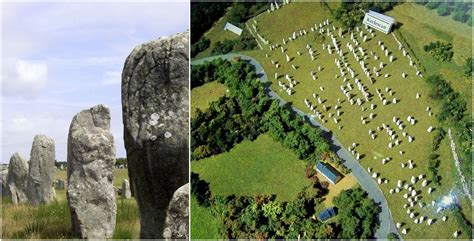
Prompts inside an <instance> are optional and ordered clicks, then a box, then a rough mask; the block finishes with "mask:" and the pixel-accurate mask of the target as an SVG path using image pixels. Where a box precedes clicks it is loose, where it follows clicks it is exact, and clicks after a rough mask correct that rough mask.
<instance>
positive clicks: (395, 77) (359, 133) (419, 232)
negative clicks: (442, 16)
mask: <svg viewBox="0 0 474 241" xmlns="http://www.w3.org/2000/svg"><path fill="white" fill-rule="evenodd" d="M329 4H331V3H329ZM402 6H403V5H402ZM400 11H401V10H400ZM403 12H405V11H403ZM294 16H305V17H304V18H300V17H294ZM325 19H332V17H331V14H330V12H329V10H328V9H327V8H325V7H324V6H323V5H322V4H318V3H294V4H290V5H287V6H284V7H283V8H281V9H280V10H278V11H276V12H274V13H270V14H269V13H263V14H261V15H259V16H257V17H256V20H257V22H258V28H259V29H260V32H259V33H260V34H261V35H262V36H264V37H265V38H266V39H268V40H269V41H270V42H271V43H279V44H281V43H282V39H283V38H285V39H288V37H289V36H290V35H291V34H292V33H293V31H299V30H301V29H305V30H306V31H308V32H309V34H307V35H305V36H303V37H298V38H297V39H296V40H295V41H292V42H289V43H288V44H286V45H285V46H284V47H285V49H286V52H285V53H288V55H290V57H293V58H294V59H293V60H291V63H289V64H287V63H286V60H285V54H282V53H281V52H280V48H277V49H276V50H274V51H270V50H269V49H268V46H266V47H264V50H263V51H251V52H248V54H249V55H251V56H253V57H255V58H256V59H257V60H258V61H259V62H260V63H261V64H262V66H263V67H264V69H265V71H266V72H267V75H268V76H269V79H270V81H271V88H272V89H273V90H275V91H276V92H278V93H280V96H281V97H283V98H284V99H285V100H287V101H289V102H292V104H293V105H294V106H296V107H297V108H299V109H301V110H303V111H306V112H308V113H310V111H309V109H308V108H307V107H306V106H305V104H304V102H303V100H304V99H305V98H306V99H308V100H310V102H312V103H313V104H314V105H315V106H316V109H317V110H318V111H320V112H322V113H323V114H324V118H323V119H325V120H327V121H328V122H326V123H325V124H324V125H325V126H326V127H327V128H329V129H330V130H331V131H333V133H334V134H335V135H336V136H337V137H338V139H339V140H340V141H341V142H342V144H343V145H344V146H346V147H348V146H350V145H351V144H352V143H353V142H355V143H358V144H359V146H357V148H356V151H357V152H359V153H361V154H363V158H362V159H361V160H360V162H361V164H362V165H363V166H364V167H372V168H373V170H374V171H375V172H377V173H380V174H381V176H382V177H383V178H386V179H388V180H389V183H388V184H382V185H381V186H380V187H381V189H382V191H383V192H384V193H385V195H386V197H387V200H388V203H389V206H390V207H391V212H392V215H393V217H394V220H395V222H403V223H406V224H407V226H406V227H408V228H409V229H410V230H409V233H408V234H407V235H404V238H408V239H410V238H420V237H423V238H451V237H452V233H453V232H454V231H456V230H459V228H458V226H457V223H456V221H455V220H454V218H450V219H448V221H447V222H442V221H438V222H436V223H434V224H433V225H431V226H428V225H426V222H425V223H424V224H419V225H416V224H414V223H413V220H412V219H410V218H409V217H408V215H407V214H406V212H405V211H406V210H405V209H403V208H402V206H403V204H404V203H406V199H404V198H403V197H402V195H403V194H404V193H405V192H400V193H398V194H393V195H390V194H389V192H388V190H389V189H391V188H395V187H396V182H397V180H398V179H400V180H404V181H408V182H409V180H410V177H411V176H418V175H419V174H427V173H428V170H427V162H428V161H427V160H428V155H429V150H430V147H431V143H432V138H433V135H434V134H433V133H428V132H427V131H426V130H427V128H428V127H429V126H436V125H437V122H436V120H435V117H434V116H431V117H429V116H428V114H427V112H426V111H425V108H426V107H427V106H429V107H431V108H433V109H434V111H435V113H436V110H437V109H438V106H437V103H435V102H433V101H432V100H431V99H429V98H428V89H427V86H426V85H425V83H424V80H423V79H422V78H420V77H417V76H416V75H415V72H416V70H415V69H414V68H413V67H411V66H410V65H409V60H408V59H407V58H406V57H404V56H403V55H402V53H401V51H399V50H398V45H397V43H396V42H395V40H394V38H393V37H392V35H390V34H389V35H385V34H382V33H380V32H377V31H376V33H375V37H374V38H372V39H371V38H369V40H368V41H367V42H365V43H364V42H363V41H362V39H361V38H360V37H359V35H358V33H356V34H355V35H356V38H357V39H358V41H359V42H360V43H361V46H362V47H363V48H364V49H365V50H366V54H367V55H368V57H369V58H368V59H367V60H366V63H367V65H368V69H369V70H372V67H374V66H377V68H378V65H379V62H380V61H383V63H384V64H385V67H384V68H383V69H382V70H381V71H380V74H381V77H378V78H375V79H376V81H375V83H374V84H371V83H370V82H369V81H368V79H367V78H366V76H365V75H363V71H362V69H361V67H360V65H359V63H358V62H357V61H356V60H355V58H354V57H353V56H352V54H348V49H347V47H346V43H347V42H348V41H350V37H349V35H348V34H347V33H346V34H345V36H344V37H345V38H343V39H341V38H338V41H340V43H339V46H341V49H343V51H344V52H345V53H346V55H345V58H346V60H347V62H348V63H349V65H350V66H351V68H353V69H354V70H355V72H356V73H357V76H356V77H355V78H358V79H360V80H361V82H362V83H363V84H364V86H366V87H367V89H368V91H369V92H370V93H371V94H372V95H373V96H374V97H373V98H372V102H373V103H375V104H376V105H377V107H376V108H375V110H371V109H370V108H369V104H367V103H365V104H362V106H364V107H366V110H365V111H364V110H362V109H361V107H360V106H358V105H356V104H355V105H350V104H349V103H348V101H346V98H345V96H344V95H343V94H342V93H341V91H340V89H339V88H340V86H341V85H342V84H344V85H345V84H347V83H344V82H343V80H342V78H341V77H338V78H337V79H336V78H335V75H336V74H339V70H338V68H337V66H336V64H335V63H334V59H335V58H336V57H338V56H336V55H335V54H334V52H333V54H332V55H330V54H329V53H328V51H327V50H323V49H322V47H321V44H323V43H324V44H326V45H327V44H330V43H331V39H330V38H329V37H327V36H326V35H324V36H321V35H315V34H314V33H312V32H310V27H312V26H314V24H316V23H317V24H319V23H321V22H322V21H323V20H325ZM426 21H428V20H426ZM409 24H411V22H406V23H404V25H403V26H402V29H403V28H404V26H406V25H409ZM331 25H332V24H331ZM335 25H336V27H337V24H335ZM407 31H408V30H407ZM416 31H419V30H418V28H417V30H416ZM423 31H424V30H423ZM334 35H335V36H336V35H337V31H334ZM369 36H370V35H369ZM427 39H429V40H430V41H431V39H430V37H429V36H428V37H427ZM379 40H380V41H382V42H383V43H384V45H385V46H386V47H388V49H389V51H390V52H391V54H392V55H393V56H394V57H395V61H394V62H393V63H389V61H388V57H385V55H384V53H383V51H382V50H381V49H380V47H379V46H378V44H377V41H379ZM407 40H408V42H409V43H410V44H411V43H412V42H416V41H418V42H419V44H420V45H421V46H422V45H424V43H423V42H422V41H420V40H419V39H417V40H416V41H415V40H412V39H409V38H408V37H407ZM433 40H434V39H433ZM308 43H309V44H310V45H311V46H312V48H313V49H314V50H316V53H317V57H316V60H314V61H311V59H310V56H309V54H308V51H307V49H306V44H308ZM405 48H406V46H405ZM458 48H461V47H456V49H458ZM456 49H455V51H457V50H456ZM461 49H462V48H461ZM369 50H371V51H373V52H374V53H375V54H376V55H377V56H379V57H380V59H379V60H378V61H375V60H374V59H373V57H372V56H371V55H370V54H369ZM297 51H299V52H301V53H302V55H301V56H298V55H297V54H296V52H297ZM458 51H459V50H458ZM265 53H267V54H269V56H270V57H269V58H266V57H265ZM270 59H273V60H275V61H277V62H278V63H280V64H281V65H282V66H281V67H280V68H278V69H276V68H275V66H274V65H272V64H271V61H270ZM291 64H294V65H296V66H298V68H297V69H296V70H294V69H292V68H291ZM415 64H417V65H418V63H416V62H415ZM318 65H321V66H322V68H323V69H322V71H321V72H319V71H317V66H318ZM438 68H439V67H438ZM447 68H448V69H449V66H448V67H447ZM427 69H428V67H427ZM311 70H313V71H316V72H317V76H318V79H317V80H312V79H311V76H310V71H311ZM451 71H456V70H455V69H454V68H453V69H452V70H451ZM402 72H405V73H407V74H408V77H407V78H406V79H403V78H402V77H401V74H402ZM275 73H278V75H280V76H282V75H283V76H284V75H285V74H289V75H290V76H292V77H293V79H295V80H296V81H297V82H298V84H297V85H296V87H295V88H294V90H295V93H294V94H293V95H291V96H288V95H287V94H286V93H285V92H280V88H279V86H278V80H280V81H282V82H283V83H286V80H285V79H284V78H283V77H280V79H278V80H275V79H274V77H273V76H274V74H275ZM386 73H387V74H389V75H390V77H388V78H384V77H383V76H384V74H386ZM424 74H425V75H427V74H429V73H424ZM346 77H348V79H350V75H349V76H348V75H346ZM349 81H350V82H351V83H352V86H353V87H354V90H352V91H350V93H351V94H352V95H353V96H354V95H355V96H356V98H357V97H359V98H362V96H361V94H360V92H359V91H358V90H357V86H354V80H349ZM319 87H324V91H321V90H320V89H319ZM386 87H388V88H390V89H392V90H393V92H394V94H393V96H390V95H389V94H388V93H386V92H385V88H386ZM376 88H377V89H380V90H381V91H382V92H383V94H384V96H387V97H388V98H389V100H391V99H392V98H393V97H395V98H397V99H398V100H399V103H397V104H392V103H391V104H388V105H386V106H384V105H383V104H382V103H381V101H380V100H379V99H378V97H377V95H376V91H375V89H376ZM312 93H317V94H318V95H319V96H320V97H321V98H322V99H323V100H325V103H324V104H325V105H326V106H328V107H330V109H329V112H331V113H334V114H335V110H334V105H336V104H337V101H336V100H337V99H338V98H340V99H341V100H343V102H342V104H340V106H342V107H341V111H342V112H343V113H342V115H341V117H339V120H340V121H339V124H335V123H334V122H333V120H332V118H328V117H327V115H328V113H324V111H323V110H322V108H321V107H322V106H321V105H318V104H317V101H316V100H315V99H314V98H313V97H312ZM416 93H420V94H421V98H420V99H416V98H415V95H416ZM371 112H373V113H374V114H376V116H375V118H374V119H373V120H370V121H369V123H368V124H365V125H363V124H362V123H361V121H360V118H361V116H363V117H366V118H367V119H368V116H369V113H371ZM408 115H411V116H414V117H415V118H416V120H417V123H416V124H415V125H414V126H412V125H409V124H408V126H406V124H407V120H406V119H407V116H408ZM393 116H397V117H399V118H401V119H402V121H403V122H404V124H405V126H406V127H405V128H404V130H403V131H405V132H407V133H408V134H409V135H411V136H413V137H414V138H415V141H414V142H413V143H408V141H407V138H405V137H403V136H402V131H400V130H399V129H398V128H397V126H396V125H395V124H394V123H393V122H392V118H393ZM382 123H385V124H388V125H390V126H391V127H392V128H394V130H395V132H396V135H397V136H398V137H397V139H399V140H401V141H402V142H401V144H400V145H399V146H396V147H394V148H393V149H390V148H388V147H387V144H388V143H389V136H388V134H387V133H386V132H385V131H382V132H377V138H376V139H375V140H372V139H371V138H370V136H369V135H368V130H369V129H370V130H375V129H376V127H377V126H381V125H382ZM339 125H341V126H342V129H341V130H339V129H338V126H339ZM399 151H404V154H403V155H401V154H399ZM440 152H441V153H440V154H441V164H440V166H439V172H440V174H441V175H442V181H441V184H442V185H441V186H440V187H437V188H436V190H435V191H434V192H433V193H432V194H431V195H428V194H426V193H424V194H423V195H422V199H421V201H422V202H424V203H431V201H432V200H435V201H438V200H439V199H440V198H441V197H442V196H443V195H445V194H447V193H448V192H449V191H450V190H451V189H453V188H454V183H455V179H454V177H453V175H452V174H453V173H454V167H453V164H452V156H451V155H450V152H449V146H448V142H447V141H446V140H445V141H443V143H442V147H441V149H440ZM384 157H391V158H392V160H391V161H390V162H389V163H387V164H385V165H383V164H382V163H381V159H382V158H384ZM409 159H411V160H414V163H415V165H416V167H415V168H414V169H412V170H410V169H408V168H406V169H402V168H401V167H400V163H402V162H404V163H407V162H408V160H409ZM222 176H225V175H222ZM204 179H205V178H204ZM212 183H213V182H212V181H211V186H212ZM430 186H432V185H430ZM414 187H415V188H416V189H417V190H423V192H426V188H421V183H420V182H418V183H417V184H416V185H414ZM463 208H464V209H465V210H466V211H467V213H469V212H470V211H471V206H470V205H464V206H463ZM414 210H415V211H416V212H417V213H420V214H421V215H425V216H428V217H429V218H436V219H437V220H440V219H441V216H442V214H436V212H435V211H436V208H435V207H427V206H425V207H424V208H420V207H419V206H418V205H417V206H415V207H414ZM468 217H470V216H468ZM462 237H464V238H465V237H466V236H462Z"/></svg>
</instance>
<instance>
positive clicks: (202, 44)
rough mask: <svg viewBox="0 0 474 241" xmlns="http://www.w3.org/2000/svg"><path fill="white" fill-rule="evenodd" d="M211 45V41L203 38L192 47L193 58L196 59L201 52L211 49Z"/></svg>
mask: <svg viewBox="0 0 474 241" xmlns="http://www.w3.org/2000/svg"><path fill="white" fill-rule="evenodd" d="M210 45H211V41H210V40H209V39H208V38H206V37H204V36H203V37H202V38H201V39H199V41H198V42H196V43H194V44H192V45H191V57H195V56H196V55H198V54H199V53H200V52H202V51H204V50H206V49H207V48H209V46H210Z"/></svg>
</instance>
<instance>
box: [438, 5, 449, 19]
mask: <svg viewBox="0 0 474 241" xmlns="http://www.w3.org/2000/svg"><path fill="white" fill-rule="evenodd" d="M450 13H451V9H450V8H449V4H448V3H442V4H441V5H439V6H438V15H439V16H448V15H449V14H450Z"/></svg>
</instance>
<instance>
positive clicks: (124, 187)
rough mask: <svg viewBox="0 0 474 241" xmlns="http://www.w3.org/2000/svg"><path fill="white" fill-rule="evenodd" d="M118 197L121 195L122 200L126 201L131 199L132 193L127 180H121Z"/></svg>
mask: <svg viewBox="0 0 474 241" xmlns="http://www.w3.org/2000/svg"><path fill="white" fill-rule="evenodd" d="M120 195H122V197H123V198H127V199H128V198H131V197H132V192H131V191H130V183H129V182H128V180H127V179H125V180H123V183H122V190H121V192H120Z"/></svg>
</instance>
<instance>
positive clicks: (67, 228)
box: [0, 169, 140, 239]
mask: <svg viewBox="0 0 474 241" xmlns="http://www.w3.org/2000/svg"><path fill="white" fill-rule="evenodd" d="M114 174H115V179H114V186H116V187H120V186H121V185H122V182H123V180H124V179H128V170H127V169H115V170H114ZM56 179H63V180H66V171H61V170H57V171H56ZM116 198H117V200H116V201H117V216H116V226H115V232H114V236H113V238H115V239H136V238H139V234H140V220H139V216H138V215H139V214H138V207H137V203H136V201H135V199H133V198H132V199H123V198H121V197H119V196H116ZM0 223H1V224H2V238H4V239H74V238H79V237H75V236H74V235H73V234H72V233H71V217H70V213H69V206H68V204H67V200H66V190H56V200H55V201H53V202H52V203H49V204H46V205H39V206H37V207H33V206H30V205H28V204H21V205H18V206H14V205H13V204H12V203H11V200H9V199H8V198H3V199H2V215H1V220H0Z"/></svg>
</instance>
